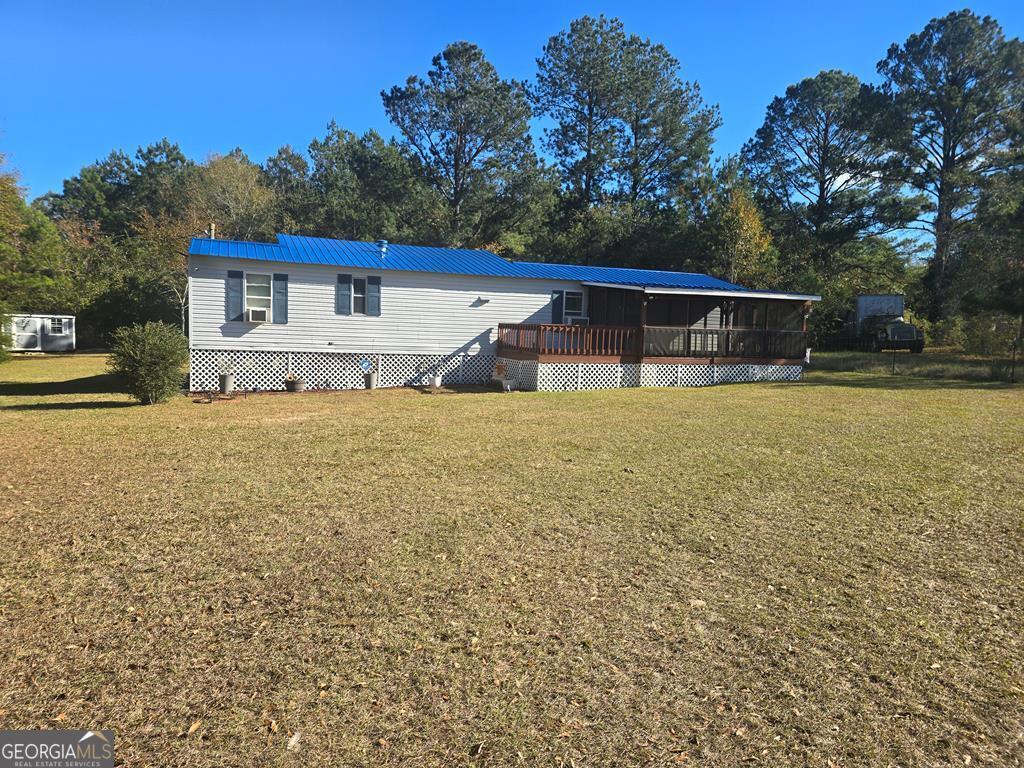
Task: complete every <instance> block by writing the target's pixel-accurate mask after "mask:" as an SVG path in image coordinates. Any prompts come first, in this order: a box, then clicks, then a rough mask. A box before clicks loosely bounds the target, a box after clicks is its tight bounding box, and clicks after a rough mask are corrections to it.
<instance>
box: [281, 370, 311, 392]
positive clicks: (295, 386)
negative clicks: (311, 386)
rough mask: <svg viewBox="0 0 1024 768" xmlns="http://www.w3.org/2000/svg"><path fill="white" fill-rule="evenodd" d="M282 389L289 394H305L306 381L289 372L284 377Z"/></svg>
mask: <svg viewBox="0 0 1024 768" xmlns="http://www.w3.org/2000/svg"><path fill="white" fill-rule="evenodd" d="M284 388H285V389H287V390H288V391H289V392H305V391H306V380H305V379H302V378H299V377H298V376H296V375H295V374H294V373H292V372H291V371H288V373H287V374H285V377H284Z"/></svg>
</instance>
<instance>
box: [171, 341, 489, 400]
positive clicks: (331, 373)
mask: <svg viewBox="0 0 1024 768" xmlns="http://www.w3.org/2000/svg"><path fill="white" fill-rule="evenodd" d="M373 357H374V358H376V359H377V361H378V374H377V385H378V386H380V387H404V386H416V385H421V384H426V383H427V376H430V375H436V374H438V373H440V374H441V381H442V383H444V384H486V383H488V382H489V381H490V380H491V376H492V374H493V373H494V363H495V356H494V355H493V354H484V353H480V354H472V355H471V354H452V355H402V354H375V355H373ZM370 358H371V356H370V355H368V354H365V353H360V352H263V351H250V350H227V349H193V350H191V351H190V353H189V365H190V367H189V389H191V390H192V391H193V392H206V391H210V390H214V389H217V388H218V386H219V384H218V377H219V376H220V372H221V370H223V369H230V370H232V371H234V374H235V388H236V389H240V390H248V391H256V390H274V389H284V377H285V375H286V374H287V373H288V372H289V371H291V372H292V373H294V374H295V375H296V376H298V377H299V378H301V379H304V380H305V382H306V386H307V387H308V388H309V389H362V388H363V386H364V384H363V369H362V367H361V366H360V363H361V362H362V361H363V360H369V359H370Z"/></svg>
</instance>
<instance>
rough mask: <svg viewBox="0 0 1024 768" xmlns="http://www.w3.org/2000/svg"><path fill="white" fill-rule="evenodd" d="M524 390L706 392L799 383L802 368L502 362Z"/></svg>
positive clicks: (501, 360)
mask: <svg viewBox="0 0 1024 768" xmlns="http://www.w3.org/2000/svg"><path fill="white" fill-rule="evenodd" d="M498 362H499V363H504V364H505V370H506V371H507V373H506V376H507V377H508V378H513V379H515V380H516V382H517V384H518V386H519V388H520V389H526V390H530V391H538V390H539V391H565V390H583V389H616V388H619V387H707V386H713V385H715V384H727V383H738V382H751V381H798V380H799V379H800V377H801V375H803V366H802V365H800V364H799V363H792V364H789V363H782V364H780V363H735V362H729V363H713V362H710V361H709V362H707V363H678V364H677V363H578V362H572V363H549V362H538V361H536V360H517V359H513V358H508V357H499V358H498Z"/></svg>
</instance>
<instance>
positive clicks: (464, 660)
mask: <svg viewBox="0 0 1024 768" xmlns="http://www.w3.org/2000/svg"><path fill="white" fill-rule="evenodd" d="M104 362H105V361H104V359H103V358H102V357H99V356H90V355H79V356H74V357H60V358H38V357H36V358H25V359H17V360H14V361H12V362H9V363H6V364H4V365H3V366H0V382H2V383H0V521H2V525H3V547H2V548H0V727H3V728H8V729H11V728H59V727H66V728H85V727H90V728H100V727H102V728H112V729H113V730H114V731H115V734H116V738H117V753H118V756H119V760H120V762H121V763H123V764H124V765H161V766H165V765H167V766H169V765H188V766H200V765H204V766H205V765H208V766H236V765H237V766H243V765H244V766H249V765H256V764H259V765H295V766H304V765H325V764H334V765H361V764H373V765H394V766H450V765H455V766H458V765H491V766H504V765H518V764H522V765H575V766H585V765H589V766H607V765H639V764H654V765H663V764H678V763H682V764H693V765H702V766H718V765H721V766H732V765H737V764H739V763H740V762H741V761H749V762H751V763H753V764H759V765H794V764H795V765H821V766H829V765H844V766H847V765H894V764H898V765H936V764H947V763H948V764H955V765H964V764H965V763H966V762H967V758H971V761H972V762H971V764H972V765H978V764H983V765H985V764H1001V765H1019V764H1020V760H1021V755H1022V754H1024V645H1022V644H1024V525H1022V523H1024V389H1022V388H1020V387H1017V388H1009V387H1007V386H1005V385H992V384H982V383H970V382H963V381H960V382H954V381H944V380H928V379H912V378H898V379H892V378H890V377H887V376H876V375H870V374H858V373H836V372H816V373H811V374H810V375H809V376H808V377H807V378H806V380H805V381H804V382H802V383H792V384H746V385H734V386H721V387H714V388H706V389H675V390H672V389H666V390H617V391H605V392H592V393H548V394H543V393H541V394H530V393H513V394H499V393H479V392H478V393H461V394H454V393H441V394H421V393H419V392H417V391H414V390H391V391H386V390H378V391H374V392H344V393H334V394H305V395H263V396H256V397H250V398H248V399H241V398H239V399H237V400H234V401H232V402H216V403H213V404H199V403H195V402H193V401H192V399H190V398H186V397H179V398H176V399H175V400H174V401H173V402H170V403H168V404H166V405H159V406H133V405H131V404H130V403H129V401H128V399H127V398H126V397H125V396H124V395H120V394H117V393H114V392H112V391H111V384H110V381H109V380H108V379H107V378H106V377H104V376H103V367H104ZM289 742H291V744H292V748H291V749H289V748H288V744H289Z"/></svg>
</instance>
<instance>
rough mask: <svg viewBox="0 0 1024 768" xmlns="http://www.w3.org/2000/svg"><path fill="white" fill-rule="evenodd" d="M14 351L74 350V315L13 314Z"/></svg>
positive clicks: (11, 346)
mask: <svg viewBox="0 0 1024 768" xmlns="http://www.w3.org/2000/svg"><path fill="white" fill-rule="evenodd" d="M8 332H9V333H10V337H11V340H10V346H9V347H8V349H10V350H11V351H12V352H74V351H75V316H74V315H11V316H10V318H9V327H8Z"/></svg>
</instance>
